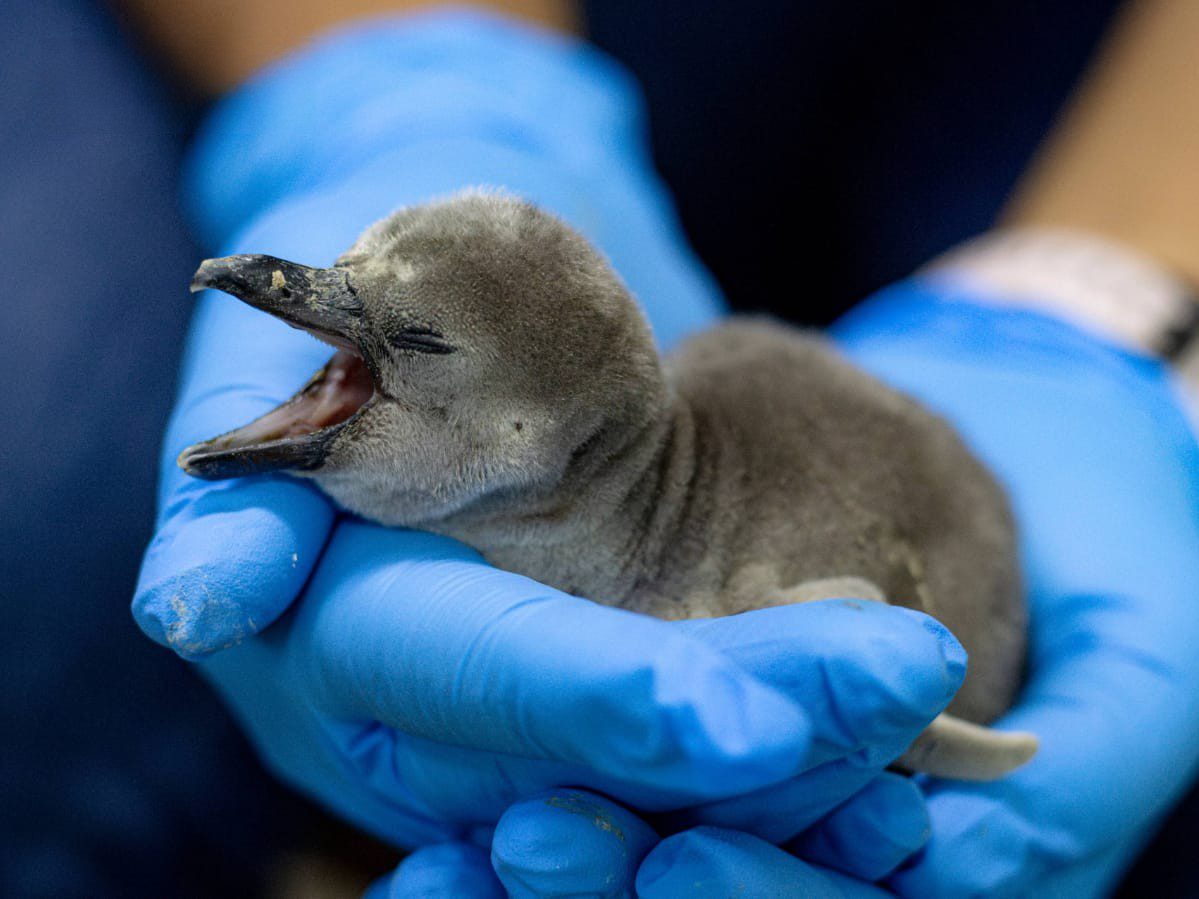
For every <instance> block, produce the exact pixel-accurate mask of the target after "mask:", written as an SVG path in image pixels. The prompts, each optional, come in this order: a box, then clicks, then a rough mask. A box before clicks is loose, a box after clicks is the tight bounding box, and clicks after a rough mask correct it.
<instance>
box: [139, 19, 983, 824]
mask: <svg viewBox="0 0 1199 899" xmlns="http://www.w3.org/2000/svg"><path fill="white" fill-rule="evenodd" d="M639 124H640V123H639V119H638V115H637V106H636V103H635V100H634V98H633V96H632V94H631V92H630V91H629V89H628V86H627V84H625V82H624V81H623V78H622V76H621V75H620V73H619V72H618V71H617V70H615V69H614V68H613V67H612V66H611V64H609V63H607V62H606V61H605V60H603V59H602V58H601V57H599V56H598V55H596V54H594V53H591V52H589V51H586V50H583V49H580V48H578V47H576V46H575V45H573V44H568V43H563V42H559V41H556V40H552V39H549V38H546V37H544V36H536V35H534V34H531V33H529V32H526V31H524V30H521V29H517V28H514V27H511V26H507V25H503V24H501V23H498V22H495V21H493V20H488V19H481V18H477V17H472V16H464V15H449V16H437V17H432V18H429V19H426V20H423V21H418V22H415V23H409V24H405V25H402V26H401V25H392V24H379V23H376V24H373V25H371V26H367V27H366V28H364V29H358V30H355V31H352V32H349V33H347V34H344V35H341V36H339V37H336V38H334V39H332V40H330V41H327V42H325V43H324V44H322V45H320V46H318V47H317V48H316V49H314V50H311V51H309V52H307V53H306V54H304V55H301V56H299V57H296V58H293V59H292V60H290V61H289V62H287V63H285V64H284V65H283V66H281V67H279V68H277V69H276V70H274V71H272V72H270V73H268V74H267V75H266V76H264V77H263V78H262V79H260V80H258V81H256V82H255V83H253V84H252V85H250V86H248V87H247V88H245V89H243V90H242V91H240V92H239V93H237V94H235V95H234V96H233V97H232V98H230V99H229V100H228V101H226V102H225V104H224V105H223V106H222V107H221V108H220V109H218V111H217V112H216V114H215V116H214V119H213V120H212V121H211V122H210V123H209V124H208V126H207V129H206V135H205V136H204V137H203V138H202V139H201V142H200V145H199V148H198V150H197V151H196V155H195V160H194V164H193V170H192V171H193V175H192V183H193V191H192V193H193V196H192V199H193V205H194V206H195V207H196V209H197V217H198V219H199V221H200V223H201V227H202V230H203V231H204V232H205V233H206V234H207V235H208V238H209V240H210V241H211V242H212V243H213V244H214V245H220V246H223V250H222V252H239V251H255V252H269V253H274V254H277V255H279V256H284V257H289V258H294V259H297V260H299V261H302V262H306V263H310V264H317V265H322V264H327V263H328V262H330V261H331V260H332V259H333V257H334V256H335V255H336V254H337V253H338V252H339V251H340V250H341V249H343V248H344V247H346V246H347V245H348V244H349V243H350V242H351V241H352V239H353V238H354V236H355V235H356V234H357V233H358V231H360V230H361V229H362V228H363V227H365V226H366V225H367V224H368V223H370V222H371V221H372V220H374V219H376V218H378V217H380V216H382V215H384V214H386V213H387V212H389V211H390V210H391V209H392V208H393V207H394V206H396V205H399V204H401V203H404V202H414V201H420V200H423V199H426V198H428V197H430V196H434V195H438V194H444V193H447V192H450V191H452V190H455V189H458V188H460V187H461V186H463V185H467V184H473V183H491V184H498V185H503V186H505V187H508V188H510V189H512V190H515V191H517V192H520V193H522V194H524V195H525V196H527V197H529V198H531V199H533V200H536V201H537V202H539V203H541V204H542V205H544V206H546V207H547V208H550V209H552V210H555V211H556V212H558V213H559V214H561V215H563V216H564V217H565V218H566V219H568V220H569V221H571V222H572V223H574V224H575V225H576V226H578V227H579V228H581V229H582V230H583V231H584V232H586V233H587V234H588V235H589V236H590V237H591V238H592V239H593V240H595V241H596V242H597V243H598V245H599V246H601V247H602V248H603V249H604V250H605V251H606V252H607V253H608V254H609V256H610V257H611V258H612V260H613V262H614V263H615V265H616V267H617V268H618V270H619V271H620V272H621V274H622V275H623V276H624V277H625V279H626V280H627V281H628V283H629V284H630V286H631V287H632V288H633V290H634V291H635V292H636V293H637V294H638V295H639V296H641V297H644V298H645V299H646V301H647V310H648V312H649V314H650V316H651V318H652V320H653V323H654V326H655V328H656V331H657V334H658V336H659V339H660V340H661V341H662V342H663V343H664V344H669V343H671V342H673V341H674V340H676V339H677V338H678V337H679V336H680V335H681V334H683V333H684V332H686V331H687V330H689V329H693V328H697V327H700V326H702V325H704V324H705V323H707V322H708V321H710V320H711V319H712V318H713V317H714V316H715V315H716V314H717V313H718V312H719V310H720V303H719V299H718V297H717V295H716V293H715V291H714V289H713V288H712V287H711V285H710V283H709V281H708V280H707V279H706V277H705V276H704V274H703V272H702V270H701V269H700V268H699V266H698V265H696V264H695V262H694V260H693V259H692V258H691V257H690V256H689V255H688V253H687V251H686V250H685V248H684V245H683V242H682V240H681V238H680V237H679V233H678V230H677V226H676V225H675V223H674V220H673V217H672V214H671V212H670V209H669V206H668V204H667V202H666V200H665V198H664V196H663V194H662V192H661V190H660V188H659V187H658V185H657V184H656V182H655V181H654V179H653V178H652V176H651V174H650V170H649V167H648V162H647V159H646V156H645V153H644V149H643V147H642V142H641V133H640V127H639ZM234 231H236V232H237V234H236V236H233V232H234ZM328 352H329V351H328V348H327V347H324V346H322V345H319V344H317V343H315V342H314V341H312V340H311V339H309V338H308V337H306V336H305V335H303V334H300V333H298V332H296V331H293V330H291V329H289V328H287V327H286V326H284V325H282V324H281V323H279V322H277V321H275V320H273V319H271V318H269V317H267V316H264V315H262V314H259V313H257V312H254V311H253V310H251V309H249V308H247V307H245V306H243V305H241V304H239V303H237V302H236V301H234V300H231V299H230V298H227V297H221V296H205V297H204V298H203V299H202V300H201V303H200V307H199V309H198V311H197V315H196V319H195V323H194V325H193V328H192V332H191V335H190V338H189V342H188V349H187V359H186V363H185V366H184V372H183V383H182V391H181V396H180V400H179V404H178V407H177V409H176V413H175V415H174V418H173V420H172V423H171V427H170V431H169V433H168V435H167V440H166V447H165V451H164V458H163V481H162V486H161V493H160V507H161V512H160V517H159V522H158V530H157V533H156V535H155V538H154V540H153V543H152V545H151V546H150V548H149V550H148V552H147V555H146V559H145V563H144V566H143V570H142V577H141V581H140V583H139V588H138V593H137V596H136V598H135V601H134V611H135V615H136V616H137V619H138V621H139V623H140V624H141V626H142V627H143V628H144V629H145V630H146V632H147V633H148V634H149V635H150V636H152V637H154V638H155V639H157V640H159V641H160V642H163V643H165V644H166V645H168V646H171V647H172V648H174V649H175V650H176V651H178V652H179V653H180V654H182V655H185V656H187V657H190V658H202V657H206V656H210V657H209V658H208V659H207V660H206V661H205V662H203V668H204V671H205V673H206V675H207V676H208V677H209V678H210V679H211V680H212V681H213V683H214V684H215V685H216V687H217V688H218V689H219V690H220V691H221V693H222V694H223V696H224V697H225V699H226V700H227V702H228V703H229V705H230V706H231V707H232V708H233V709H234V710H235V711H236V712H237V713H238V714H239V716H240V717H241V720H242V723H243V725H244V726H245V728H246V729H247V731H248V732H249V734H250V735H251V737H252V738H253V740H254V741H255V743H256V744H257V746H258V748H259V749H260V751H261V753H262V754H263V756H264V758H265V759H266V760H267V761H268V762H269V763H270V764H271V765H272V766H273V767H274V768H275V769H276V770H277V771H278V772H279V773H280V775H281V776H283V777H284V778H286V779H288V780H290V781H291V782H292V783H294V784H296V785H297V786H299V787H300V788H301V789H303V790H305V791H307V792H308V793H310V794H312V795H314V796H316V797H317V798H319V799H320V800H322V801H323V802H325V803H326V804H327V805H329V806H330V807H332V808H334V809H336V810H338V811H340V812H341V813H342V814H343V815H345V816H346V817H348V818H350V819H351V820H353V821H356V822H357V823H359V824H360V825H361V826H363V827H365V828H368V829H370V830H371V831H373V832H374V833H376V834H378V835H380V836H382V837H384V838H386V839H390V840H392V841H393V842H396V843H399V844H401V845H406V846H417V845H422V844H426V843H429V842H433V841H444V840H461V839H466V838H471V839H474V840H475V841H476V842H478V841H483V842H485V841H486V839H487V837H488V835H489V827H490V825H492V824H494V822H495V821H496V820H497V819H498V817H499V815H500V814H501V812H502V811H503V810H504V809H505V808H507V807H508V806H509V805H510V804H511V803H512V802H513V801H515V800H516V799H518V798H519V797H521V796H524V795H529V794H531V793H535V792H538V791H541V790H544V789H546V788H548V787H552V786H554V785H558V784H580V785H587V786H591V787H594V788H597V789H600V790H602V791H604V792H605V793H609V794H611V795H613V796H617V797H619V798H621V799H622V800H624V801H627V802H630V803H634V804H636V805H637V806H638V807H645V808H656V809H665V808H674V807H678V806H680V805H682V804H688V803H690V804H694V803H695V802H697V801H708V800H714V799H717V798H718V797H727V796H730V795H732V794H738V793H747V792H749V793H752V791H754V790H755V789H760V788H762V787H764V786H765V785H767V784H771V783H776V782H779V781H782V780H784V779H786V778H788V777H795V776H796V775H797V774H798V773H799V772H801V771H802V770H808V769H810V771H809V773H810V775H811V776H810V777H807V778H806V779H800V780H794V779H793V780H792V781H790V782H789V784H788V785H787V788H786V789H785V790H783V791H782V794H781V795H782V799H781V800H776V801H775V805H776V806H777V807H778V808H780V809H781V810H782V811H783V812H785V814H781V815H775V816H770V817H769V820H771V821H773V820H776V819H777V820H785V821H786V822H787V824H786V826H787V827H789V828H792V829H793V830H794V831H795V832H798V830H800V829H803V828H804V827H806V826H807V825H808V824H810V823H811V821H813V820H815V819H816V818H818V817H820V816H821V815H823V814H825V813H826V812H827V811H828V810H829V809H830V808H832V807H834V806H835V805H837V804H838V803H840V802H843V801H845V800H846V799H847V798H848V797H849V796H850V795H852V794H853V792H854V791H856V790H858V789H860V788H861V787H862V786H863V785H864V784H865V783H867V782H868V781H869V779H870V778H871V777H872V776H874V775H875V774H877V772H878V770H879V769H880V768H881V767H882V766H883V765H884V764H885V763H886V762H887V761H888V760H889V759H890V758H893V757H894V756H895V755H896V754H898V752H899V751H900V750H901V749H902V747H903V746H904V745H905V743H906V742H907V741H910V740H911V738H912V737H913V736H914V735H915V734H916V733H917V732H918V731H919V730H920V729H921V727H923V725H924V724H925V723H926V722H927V721H928V720H929V719H931V718H932V717H933V716H934V715H935V714H936V713H937V712H938V711H939V710H940V709H941V708H942V707H943V706H944V704H945V703H946V702H947V701H948V699H949V697H950V696H951V695H952V693H953V692H954V690H955V689H956V687H957V685H958V683H959V681H960V678H961V674H962V661H963V660H962V658H961V654H960V647H958V646H957V644H956V642H955V641H953V640H952V638H950V637H948V636H947V635H946V634H945V632H944V630H943V629H941V628H939V627H938V626H936V625H935V624H934V623H932V622H930V621H929V620H928V619H925V618H923V617H922V616H918V615H914V614H912V613H908V612H904V611H903V610H898V609H885V608H882V607H872V608H870V609H868V610H867V613H866V615H864V616H863V615H862V614H861V613H860V612H855V611H852V610H849V609H847V607H845V606H843V605H839V604H836V603H831V604H825V605H822V606H813V607H811V608H807V609H785V610H774V611H773V612H772V613H770V614H766V613H763V614H762V615H761V617H757V618H749V617H745V618H741V619H738V620H733V619H730V620H729V621H728V622H724V623H720V622H715V623H712V624H711V625H710V626H709V627H707V628H699V627H695V628H688V627H683V626H678V625H671V624H667V623H665V622H659V621H653V620H650V619H646V618H643V617H640V616H635V615H631V614H628V613H623V612H620V611H617V610H612V609H606V608H602V607H599V606H595V605H592V604H590V603H586V602H583V601H580V600H577V599H574V598H572V597H567V596H565V595H563V594H561V593H559V592H557V591H554V590H550V589H548V588H545V587H543V586H541V585H538V584H535V583H533V582H531V581H529V580H527V579H525V578H521V577H517V576H515V575H510V574H507V573H504V572H500V571H497V570H495V569H493V568H491V567H489V566H487V565H486V564H484V563H483V562H482V560H481V559H480V558H479V557H478V556H477V554H475V553H473V552H471V551H469V550H467V549H465V548H464V547H462V546H460V545H458V544H455V543H453V542H452V541H448V540H443V539H439V538H435V537H430V536H428V535H420V534H414V533H410V532H403V531H387V530H384V529H380V528H375V527H371V526H368V525H364V524H360V523H345V522H343V523H336V522H337V519H336V518H335V515H334V511H333V510H332V509H331V508H330V507H329V505H328V503H327V502H326V501H325V499H324V498H323V497H322V496H321V495H320V494H319V493H317V492H316V491H315V490H313V489H312V488H311V487H310V486H309V485H307V484H305V483H303V482H299V481H295V480H290V479H287V478H254V479H245V480H241V481H234V482H224V483H215V484H214V483H205V482H200V481H195V480H192V479H189V478H187V477H186V476H184V475H183V474H182V473H181V472H179V471H178V470H177V469H176V467H175V465H174V457H175V454H176V453H177V452H178V451H179V449H181V448H182V447H183V446H185V445H187V444H189V443H192V442H194V441H196V440H198V439H202V438H206V437H210V436H212V435H214V434H217V433H220V432H222V431H224V430H226V429H228V428H230V427H232V426H234V425H237V424H240V423H242V422H245V421H247V420H249V419H251V418H253V417H255V416H256V415H258V414H261V413H262V412H264V411H266V410H267V409H269V408H271V407H272V406H274V405H275V404H276V403H278V402H280V401H282V400H283V399H285V398H286V397H287V396H289V395H290V394H291V393H292V392H293V391H294V390H295V389H296V388H297V387H298V386H299V385H300V384H302V383H303V381H304V380H305V379H306V378H307V377H308V375H309V374H310V373H311V372H312V371H313V370H315V369H316V368H317V367H318V366H319V365H320V364H321V363H322V362H323V361H324V359H325V358H326V357H327V355H328ZM318 560H320V561H319V565H318ZM306 584H307V585H308V586H307V590H306V593H305V597H304V601H303V602H301V603H299V604H298V607H297V608H296V610H295V614H293V615H289V616H287V618H286V619H285V620H283V621H279V622H278V623H277V624H276V625H275V626H274V627H272V628H271V630H270V631H269V632H268V633H266V634H264V635H262V636H261V637H259V638H257V639H253V640H248V641H245V642H244V643H243V642H242V641H243V640H244V639H245V638H246V637H248V636H250V635H252V634H254V633H256V632H257V631H260V630H262V629H263V628H265V627H267V626H268V625H270V624H271V623H272V622H274V621H275V620H276V619H278V618H279V616H280V615H281V614H282V613H283V612H284V611H285V610H286V609H288V608H289V607H291V606H292V605H293V602H294V600H295V599H296V597H297V595H298V594H299V593H300V592H301V590H303V589H305V585H306ZM847 615H848V616H850V618H849V619H847V617H846V616H847ZM850 619H852V620H853V621H854V622H855V625H854V626H849V625H847V624H846V621H847V620H850ZM755 621H756V622H759V624H758V625H757V626H756V627H755V626H754V622H755ZM863 622H868V623H863ZM855 627H856V629H855ZM239 644H240V645H239ZM797 646H801V647H802V646H808V647H812V648H817V647H818V648H819V649H820V652H818V653H807V654H805V653H797V652H796V647H797ZM888 647H890V648H888ZM216 650H222V651H221V652H218V653H217V654H216V655H211V654H212V653H213V652H214V651H216ZM738 653H740V657H738ZM803 783H808V784H809V786H808V787H806V788H805V787H802V786H801V785H802V784H803ZM908 801H909V805H913V806H914V808H915V811H914V812H913V811H912V809H910V808H909V809H908V814H915V815H922V814H923V812H922V810H921V800H920V798H919V797H918V796H915V795H913V796H910V797H909V800H908ZM883 813H890V809H889V808H888V809H884V810H883ZM695 814H697V815H700V816H701V817H702V816H703V815H704V814H705V809H700V810H697V811H696V812H695ZM711 814H713V815H716V816H723V817H722V820H723V819H728V820H730V821H732V822H734V823H735V824H736V825H737V826H743V827H746V828H752V827H753V826H754V821H755V820H762V821H766V820H768V819H767V817H766V816H763V815H762V813H761V807H760V806H759V804H758V803H757V802H754V801H749V800H739V804H737V803H735V804H734V805H733V806H732V807H725V806H722V805H719V804H717V805H715V806H713V807H712V809H711ZM778 826H779V825H778V824H772V825H771V827H772V828H774V829H777V827H778Z"/></svg>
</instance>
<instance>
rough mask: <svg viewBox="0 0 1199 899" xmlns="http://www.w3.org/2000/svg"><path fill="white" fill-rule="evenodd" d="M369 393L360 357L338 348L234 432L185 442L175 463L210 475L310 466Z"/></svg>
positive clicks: (369, 384) (190, 471)
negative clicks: (290, 392) (280, 400)
mask: <svg viewBox="0 0 1199 899" xmlns="http://www.w3.org/2000/svg"><path fill="white" fill-rule="evenodd" d="M373 394H374V382H373V381H372V380H371V376H370V372H369V370H368V369H367V366H366V363H365V362H364V361H363V360H362V357H360V356H358V355H357V354H356V353H351V352H348V351H346V350H338V352H337V353H336V354H334V356H333V358H332V359H330V360H329V362H328V363H327V364H326V365H325V367H324V368H322V369H321V370H320V371H319V372H317V373H316V374H315V375H314V376H313V378H312V380H310V381H309V382H308V383H307V384H306V385H305V386H304V388H303V389H302V390H300V392H299V393H297V394H296V395H295V396H293V397H292V398H291V399H290V400H288V401H287V402H286V403H284V404H283V405H281V406H278V407H276V408H275V409H272V410H271V411H270V412H268V413H266V415H263V416H262V417H260V418H257V419H255V420H254V421H252V422H250V423H249V424H247V425H243V426H242V427H240V428H237V429H236V430H234V431H230V432H229V433H227V434H223V435H221V436H220V437H216V438H214V439H212V440H207V441H205V442H203V443H197V444H195V445H194V446H190V447H188V448H187V449H185V450H184V451H183V452H182V453H181V454H180V455H179V466H180V467H181V468H182V469H183V470H184V471H186V472H187V473H188V474H190V475H194V476H196V477H201V478H206V479H210V480H219V479H222V478H231V477H240V476H242V475H247V474H256V473H259V472H265V471H279V470H284V469H300V470H304V469H312V468H316V467H318V466H319V465H320V464H321V462H322V461H323V460H324V457H325V455H326V453H327V451H328V447H329V443H330V442H331V441H332V438H333V437H334V436H335V435H336V433H337V432H338V431H339V430H340V426H341V425H342V424H344V423H345V422H346V421H348V420H349V419H350V418H351V417H352V416H353V415H354V414H355V413H356V412H357V411H358V410H359V409H361V408H362V406H363V405H365V404H366V402H367V401H368V400H370V398H371V396H373Z"/></svg>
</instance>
